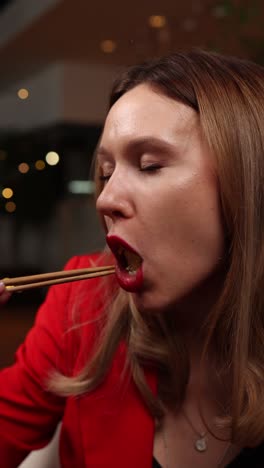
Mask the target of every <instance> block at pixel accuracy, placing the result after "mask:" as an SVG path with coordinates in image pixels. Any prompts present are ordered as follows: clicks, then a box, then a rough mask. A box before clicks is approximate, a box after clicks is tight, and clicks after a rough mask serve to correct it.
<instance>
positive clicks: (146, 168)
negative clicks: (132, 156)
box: [140, 164, 162, 172]
mask: <svg viewBox="0 0 264 468" xmlns="http://www.w3.org/2000/svg"><path fill="white" fill-rule="evenodd" d="M161 168H162V166H161V165H159V164H150V165H148V166H143V167H141V168H140V171H141V172H156V171H158V170H159V169H161Z"/></svg>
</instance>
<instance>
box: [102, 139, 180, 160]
mask: <svg viewBox="0 0 264 468" xmlns="http://www.w3.org/2000/svg"><path fill="white" fill-rule="evenodd" d="M124 149H125V153H127V154H128V155H130V154H135V153H143V152H146V151H150V152H153V153H159V154H161V155H167V154H168V153H175V145H174V144H172V143H169V142H167V141H165V140H161V139H160V138H156V137H141V138H136V139H134V140H130V141H129V142H128V143H126V144H125V148H124ZM98 156H102V157H104V156H105V157H112V153H111V151H109V150H108V149H107V148H105V147H104V146H102V145H100V146H99V147H98V149H97V151H96V157H98Z"/></svg>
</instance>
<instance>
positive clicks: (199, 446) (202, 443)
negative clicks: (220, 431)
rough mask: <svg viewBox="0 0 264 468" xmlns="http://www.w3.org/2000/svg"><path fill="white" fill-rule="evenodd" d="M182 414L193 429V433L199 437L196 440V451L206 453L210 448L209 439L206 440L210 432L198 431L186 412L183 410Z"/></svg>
mask: <svg viewBox="0 0 264 468" xmlns="http://www.w3.org/2000/svg"><path fill="white" fill-rule="evenodd" d="M182 414H183V416H184V417H185V419H186V421H187V423H188V424H189V426H190V427H191V428H192V430H193V432H194V433H195V434H196V435H197V436H198V439H196V440H195V442H194V448H195V450H197V452H205V451H206V450H207V448H208V445H207V439H206V436H207V434H208V430H207V431H204V432H199V431H197V429H196V428H195V427H194V425H193V423H192V421H191V420H190V418H189V416H188V415H187V414H186V413H185V411H183V410H182Z"/></svg>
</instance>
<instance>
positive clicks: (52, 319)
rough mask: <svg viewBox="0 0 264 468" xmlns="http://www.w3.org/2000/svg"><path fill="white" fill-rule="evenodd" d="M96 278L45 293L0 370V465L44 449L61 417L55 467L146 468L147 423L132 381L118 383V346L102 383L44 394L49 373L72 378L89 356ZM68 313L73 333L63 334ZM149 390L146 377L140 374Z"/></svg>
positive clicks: (77, 262)
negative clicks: (87, 389) (75, 393)
mask: <svg viewBox="0 0 264 468" xmlns="http://www.w3.org/2000/svg"><path fill="white" fill-rule="evenodd" d="M91 260H94V256H90V257H88V256H87V257H85V256H83V257H75V258H73V259H72V260H70V261H69V263H68V264H67V266H66V268H67V269H74V268H84V267H87V266H90V261H91ZM97 285H98V280H97V279H92V280H87V281H82V282H78V281H77V282H74V283H67V284H63V285H58V286H53V287H51V288H50V290H49V292H48V295H47V298H46V300H45V302H44V304H43V305H42V306H41V307H40V310H39V312H38V314H37V318H36V322H35V325H34V327H33V328H32V329H31V331H30V332H29V333H28V336H27V338H26V340H25V342H24V344H23V345H22V346H20V348H19V349H18V351H17V353H16V362H15V364H14V365H13V366H12V367H10V368H7V369H4V370H2V371H1V372H0V463H1V466H3V467H4V468H13V467H14V468H15V467H17V465H18V464H19V463H20V462H21V461H22V460H23V459H24V458H25V456H26V455H27V454H28V452H30V451H31V450H36V449H39V448H41V447H43V446H45V445H46V444H47V443H48V442H49V441H50V439H51V438H52V435H53V433H54V431H55V429H56V426H57V424H58V422H59V421H61V420H62V430H61V437H60V458H61V465H62V466H63V467H65V468H73V467H76V468H82V467H90V468H151V466H152V452H153V438H154V422H153V419H152V417H151V416H150V414H149V413H148V411H147V409H146V408H145V406H144V403H143V401H142V399H141V397H140V395H139V393H138V391H137V389H136V388H135V385H134V384H133V382H132V381H130V382H128V384H127V385H121V383H120V372H121V370H122V368H123V364H124V359H125V346H124V344H121V345H120V347H119V349H118V351H117V353H116V355H115V359H114V361H113V364H112V366H111V369H110V371H109V373H108V375H107V378H106V379H105V382H104V383H103V384H102V385H101V386H100V387H99V388H98V389H97V390H96V391H94V392H92V393H90V394H86V395H84V396H81V397H79V398H76V397H75V398H73V397H70V398H66V399H64V398H61V397H57V396H54V395H53V394H51V393H50V392H48V391H47V390H45V388H46V381H47V376H48V375H49V374H50V371H51V370H52V369H54V368H56V369H59V370H60V371H62V372H63V373H66V374H67V375H74V374H76V373H77V372H78V370H80V369H81V368H82V367H83V365H84V363H85V362H87V359H89V352H90V351H91V348H92V345H93V340H94V337H95V336H96V326H95V323H94V322H93V321H92V320H91V321H90V322H89V319H91V318H93V317H95V316H98V314H100V311H101V310H102V308H103V305H102V304H100V298H101V296H100V295H98V293H97V295H96V293H95V290H96V286H97ZM75 311H78V313H79V312H80V314H81V321H83V322H86V323H85V324H84V325H83V326H82V327H81V328H78V329H75V330H72V331H69V328H70V327H71V325H72V324H73V322H74V318H73V317H74V313H75ZM147 379H148V382H149V384H150V386H151V388H152V389H153V391H155V387H156V379H155V376H154V375H147Z"/></svg>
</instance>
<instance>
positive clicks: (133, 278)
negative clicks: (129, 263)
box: [116, 265, 143, 292]
mask: <svg viewBox="0 0 264 468" xmlns="http://www.w3.org/2000/svg"><path fill="white" fill-rule="evenodd" d="M116 277H117V281H118V283H119V285H120V286H121V288H123V289H125V290H126V291H128V292H138V291H140V289H142V286H143V269H142V265H141V266H140V267H139V268H138V269H137V271H136V273H135V274H133V275H130V274H129V273H128V272H127V271H126V270H122V269H120V268H119V266H118V265H116Z"/></svg>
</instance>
